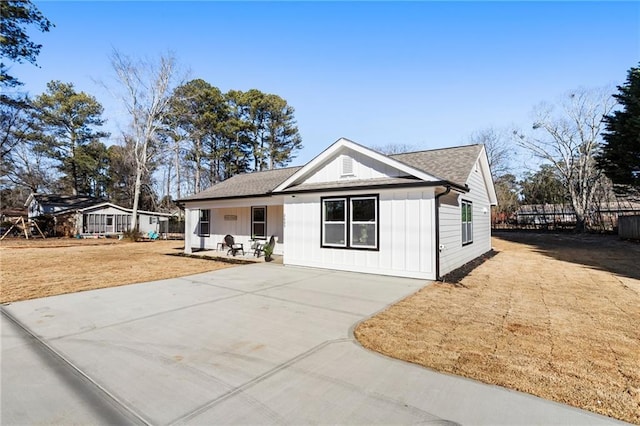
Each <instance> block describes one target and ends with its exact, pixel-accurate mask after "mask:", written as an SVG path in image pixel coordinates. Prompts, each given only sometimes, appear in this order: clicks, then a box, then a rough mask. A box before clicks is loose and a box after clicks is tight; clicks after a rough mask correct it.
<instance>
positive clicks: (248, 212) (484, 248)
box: [180, 138, 496, 279]
mask: <svg viewBox="0 0 640 426" xmlns="http://www.w3.org/2000/svg"><path fill="white" fill-rule="evenodd" d="M180 201H181V202H182V203H183V205H184V207H185V218H186V219H185V220H186V229H185V252H186V253H190V252H191V251H192V250H193V249H216V248H217V247H218V243H220V242H222V240H223V238H224V236H225V235H226V234H231V235H233V236H234V237H235V239H236V242H240V243H243V244H244V246H245V247H248V246H249V245H250V244H251V242H252V240H255V239H267V238H269V237H270V236H271V235H274V236H275V237H276V239H277V244H276V248H275V250H274V253H275V254H281V255H283V263H284V264H285V265H299V266H310V267H320V268H329V269H338V270H345V271H356V272H367V273H376V274H382V275H393V276H404V277H413V278H422V279H437V278H439V277H441V276H443V275H445V274H447V273H448V272H451V271H452V270H454V269H456V268H458V267H460V266H462V265H463V264H465V263H467V262H469V261H471V260H473V259H475V258H476V257H478V256H480V255H482V254H484V253H486V252H488V251H489V250H491V214H490V209H491V206H492V205H496V194H495V189H494V186H493V181H492V178H491V172H490V170H489V163H488V160H487V154H486V152H485V149H484V146H483V145H469V146H461V147H453V148H445V149H437V150H430V151H420V152H413V153H406V154H395V155H383V154H380V153H378V152H375V151H373V150H371V149H369V148H366V147H364V146H362V145H359V144H356V143H354V142H352V141H350V140H347V139H344V138H343V139H340V140H338V141H337V142H335V143H334V144H333V145H331V146H330V147H329V148H327V149H326V150H325V151H323V152H322V153H321V154H320V155H318V156H317V157H316V158H314V159H313V160H311V161H310V162H309V163H307V164H306V165H305V166H303V167H291V168H285V169H276V170H269V171H263V172H255V173H248V174H242V175H236V176H234V177H232V178H230V179H228V180H226V181H224V182H221V183H219V184H217V185H215V186H213V187H211V188H208V189H206V190H204V191H202V192H200V193H198V194H195V195H193V196H190V197H187V198H184V199H182V200H180Z"/></svg>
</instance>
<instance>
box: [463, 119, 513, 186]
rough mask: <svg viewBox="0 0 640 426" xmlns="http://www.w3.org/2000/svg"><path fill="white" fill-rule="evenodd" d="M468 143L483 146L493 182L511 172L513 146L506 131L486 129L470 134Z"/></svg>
mask: <svg viewBox="0 0 640 426" xmlns="http://www.w3.org/2000/svg"><path fill="white" fill-rule="evenodd" d="M469 142H471V143H472V144H481V145H484V149H485V151H486V152H487V157H488V160H489V168H490V169H491V174H492V175H493V178H494V180H495V179H496V178H498V177H500V176H503V175H506V174H507V173H509V172H510V171H511V170H510V169H511V167H510V163H511V160H512V158H513V154H514V150H513V148H514V146H513V140H512V139H511V138H509V137H508V134H507V131H506V130H501V129H496V128H493V127H487V128H486V129H482V130H479V131H477V132H474V133H473V134H471V136H470V137H469Z"/></svg>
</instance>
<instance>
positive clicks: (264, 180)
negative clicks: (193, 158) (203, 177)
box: [180, 167, 302, 201]
mask: <svg viewBox="0 0 640 426" xmlns="http://www.w3.org/2000/svg"><path fill="white" fill-rule="evenodd" d="M301 168H302V167H287V168H286V169H274V170H265V171H262V172H253V173H243V174H239V175H235V176H233V177H231V178H229V179H227V180H225V181H223V182H220V183H218V184H216V185H213V186H212V187H210V188H207V189H205V190H204V191H201V192H198V193H197V194H195V195H191V196H189V197H185V198H183V199H182V200H180V201H191V200H209V199H219V198H236V197H238V198H239V197H251V196H260V195H265V194H268V193H269V192H271V191H273V190H274V189H275V188H276V187H277V186H278V185H280V184H281V183H282V182H284V181H285V180H287V179H288V178H289V177H290V176H291V175H293V174H294V173H295V172H297V171H298V170H300V169H301Z"/></svg>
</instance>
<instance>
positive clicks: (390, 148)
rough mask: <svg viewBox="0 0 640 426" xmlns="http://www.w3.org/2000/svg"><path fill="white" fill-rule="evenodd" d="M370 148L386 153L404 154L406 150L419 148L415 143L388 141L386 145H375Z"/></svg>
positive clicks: (410, 150)
mask: <svg viewBox="0 0 640 426" xmlns="http://www.w3.org/2000/svg"><path fill="white" fill-rule="evenodd" d="M370 148H371V149H372V150H374V151H376V152H379V153H380V154H384V155H394V154H404V153H405V152H412V151H417V150H418V148H416V146H415V145H409V144H405V143H388V144H386V145H375V146H372V147H370Z"/></svg>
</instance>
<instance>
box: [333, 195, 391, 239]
mask: <svg viewBox="0 0 640 426" xmlns="http://www.w3.org/2000/svg"><path fill="white" fill-rule="evenodd" d="M321 203H322V241H321V245H322V247H335V248H351V249H361V250H377V249H378V236H379V233H380V232H379V223H378V196H377V195H358V196H348V197H327V198H322V199H321Z"/></svg>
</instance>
